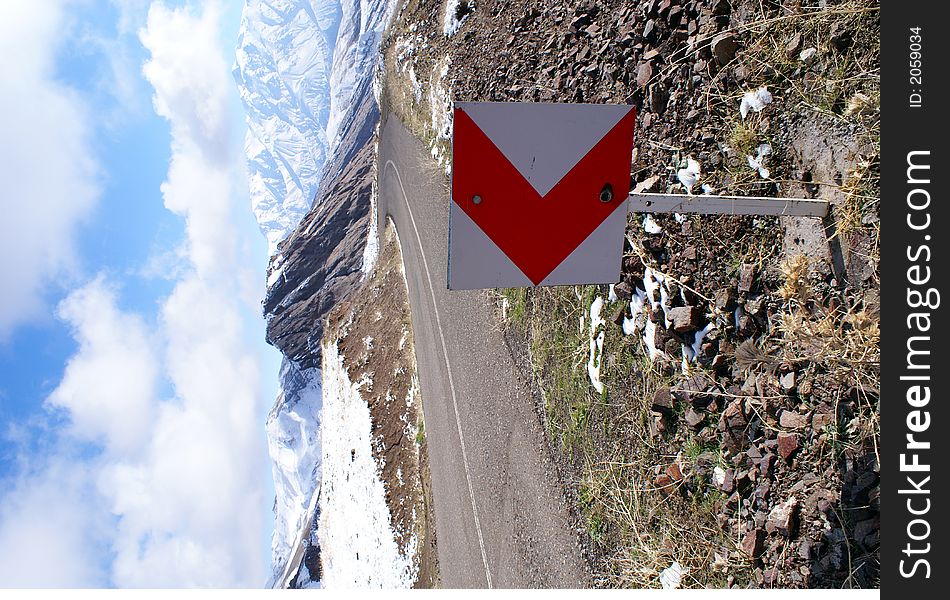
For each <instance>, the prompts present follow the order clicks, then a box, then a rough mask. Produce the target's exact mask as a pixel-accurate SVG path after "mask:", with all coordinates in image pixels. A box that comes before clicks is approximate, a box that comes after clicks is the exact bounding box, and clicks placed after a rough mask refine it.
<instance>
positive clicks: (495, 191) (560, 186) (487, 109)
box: [448, 102, 635, 289]
mask: <svg viewBox="0 0 950 600" xmlns="http://www.w3.org/2000/svg"><path fill="white" fill-rule="evenodd" d="M454 116H455V123H454V135H453V138H452V156H453V168H452V198H451V201H450V203H449V274H448V284H449V289H478V288H497V287H528V286H536V285H566V284H581V283H603V282H609V281H617V280H618V279H619V278H620V262H621V255H622V252H623V233H624V226H625V224H626V220H627V195H628V194H629V192H630V163H631V153H632V151H633V127H634V122H635V118H634V109H633V107H632V106H617V105H606V104H526V103H515V102H457V103H456V104H455V115H454Z"/></svg>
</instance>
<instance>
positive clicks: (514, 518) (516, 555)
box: [378, 117, 590, 588]
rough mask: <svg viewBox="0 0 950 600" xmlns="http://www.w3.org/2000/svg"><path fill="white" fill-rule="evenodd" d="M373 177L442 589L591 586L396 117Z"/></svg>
mask: <svg viewBox="0 0 950 600" xmlns="http://www.w3.org/2000/svg"><path fill="white" fill-rule="evenodd" d="M379 173H380V190H379V203H378V205H379V206H378V210H379V213H378V218H385V215H387V214H388V215H389V216H391V217H392V218H393V221H394V222H395V224H396V230H397V232H398V233H399V241H400V243H401V245H402V253H403V260H404V262H405V265H406V279H407V282H408V285H409V303H410V307H411V312H412V323H413V329H414V333H415V347H416V357H417V361H418V366H419V379H420V385H421V387H422V398H423V408H424V413H425V422H426V436H427V440H428V444H429V460H430V466H431V472H432V490H433V501H434V504H435V527H436V535H437V539H438V552H439V567H440V572H441V576H442V585H443V587H446V588H461V587H505V588H510V587H586V586H588V585H590V578H589V575H588V573H587V569H586V567H585V565H584V561H583V559H582V557H581V554H580V549H579V546H578V544H577V539H576V534H575V533H574V532H573V530H572V529H571V527H570V525H569V518H568V511H567V509H566V507H565V504H564V500H563V497H562V493H561V489H560V485H559V483H558V482H557V480H556V475H555V472H554V469H553V465H551V463H550V459H549V458H548V455H547V452H546V451H545V450H544V445H543V435H544V432H543V431H542V429H541V426H540V424H539V423H538V419H537V416H536V414H535V412H534V406H533V400H532V398H531V397H530V394H529V393H528V392H527V391H526V390H525V386H524V385H523V384H522V382H521V380H520V375H519V372H518V369H517V367H516V365H515V364H514V361H513V360H512V358H511V356H510V355H509V353H508V350H507V347H506V346H505V343H504V340H503V338H502V335H501V332H500V331H499V330H498V327H497V325H496V321H495V318H494V313H493V308H492V306H491V304H490V302H489V300H488V298H487V297H486V295H485V293H484V292H478V291H467V292H459V291H449V290H447V289H446V258H447V254H446V253H447V250H448V244H447V236H448V232H447V229H448V188H447V187H446V184H445V181H444V178H443V177H442V175H441V173H440V172H439V170H438V169H437V168H436V167H434V166H433V163H432V160H431V159H430V158H429V154H428V152H427V151H426V150H425V148H424V147H423V146H422V145H421V144H420V143H419V142H418V141H417V140H416V139H415V138H414V137H412V135H411V134H409V133H408V132H407V131H406V129H405V128H404V127H403V126H402V125H401V124H400V123H399V122H398V120H397V119H396V118H395V117H390V118H389V119H388V121H387V123H386V125H385V127H384V129H383V131H382V134H381V139H380V148H379ZM383 230H384V227H379V231H383Z"/></svg>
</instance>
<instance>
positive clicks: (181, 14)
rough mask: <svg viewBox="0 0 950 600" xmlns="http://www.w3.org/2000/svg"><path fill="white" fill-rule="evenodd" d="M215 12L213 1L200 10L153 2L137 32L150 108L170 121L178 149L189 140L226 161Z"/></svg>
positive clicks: (224, 93)
mask: <svg viewBox="0 0 950 600" xmlns="http://www.w3.org/2000/svg"><path fill="white" fill-rule="evenodd" d="M220 18H221V10H220V6H219V4H218V2H214V1H212V2H208V3H207V4H206V6H205V7H204V9H203V11H202V13H201V14H200V15H198V14H195V13H194V11H192V10H188V9H182V8H177V9H170V8H168V7H166V6H165V5H164V4H163V3H161V2H155V3H153V4H152V6H151V8H150V9H149V11H148V25H147V26H146V27H145V29H143V30H141V31H140V32H139V38H140V39H141V40H142V44H143V45H144V46H145V47H146V48H147V49H148V50H149V51H150V52H151V54H152V58H151V60H149V61H148V62H147V63H145V66H144V67H143V69H142V71H143V73H144V74H145V78H146V79H148V81H149V82H150V83H151V84H152V86H153V87H154V88H155V96H154V98H153V102H154V105H155V112H157V113H158V114H159V115H161V116H163V117H165V118H167V119H168V120H169V122H170V123H171V125H172V137H173V138H174V139H175V143H176V145H179V148H178V150H182V151H184V152H185V153H189V154H190V152H191V150H192V149H191V148H187V146H188V145H191V144H194V145H196V146H197V147H198V148H197V150H198V151H199V152H200V153H201V155H202V156H203V157H204V158H205V159H206V160H207V159H211V160H214V161H216V162H226V161H227V159H228V155H229V154H230V150H231V140H230V132H229V130H228V125H229V123H228V101H227V99H228V97H229V95H230V94H232V93H234V92H233V89H232V87H233V86H232V83H231V79H230V77H229V74H230V69H229V65H228V62H227V61H226V60H225V59H224V56H223V55H222V54H221V50H220V48H219V46H218V44H219V42H218V32H219V22H220ZM182 146H184V147H182Z"/></svg>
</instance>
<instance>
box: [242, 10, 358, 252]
mask: <svg viewBox="0 0 950 600" xmlns="http://www.w3.org/2000/svg"><path fill="white" fill-rule="evenodd" d="M340 4H341V2H340V1H339V0H248V1H247V3H246V4H245V5H244V12H243V15H242V17H241V28H240V31H239V34H238V46H237V50H236V53H235V63H234V69H233V72H234V79H235V81H236V82H237V86H238V92H239V94H240V96H241V100H242V102H243V103H244V108H245V111H246V113H247V119H246V120H247V135H246V138H245V143H244V149H245V152H246V154H247V157H248V180H249V185H250V193H251V204H252V206H253V209H254V214H255V216H256V217H257V221H258V224H259V225H260V227H261V231H262V232H263V233H264V235H265V236H266V237H267V241H268V243H269V248H270V252H271V254H273V253H274V250H276V247H277V243H278V242H279V241H280V240H282V239H284V238H285V237H287V235H288V234H289V233H290V232H291V231H293V229H294V227H296V226H297V223H298V222H299V221H300V219H301V218H303V216H304V215H305V214H306V213H307V211H308V210H309V209H310V204H311V202H312V201H313V196H314V194H315V193H316V191H317V186H318V185H319V183H320V174H321V172H322V170H323V165H324V163H325V162H326V160H327V155H328V149H329V142H328V140H327V135H326V127H327V121H328V119H329V117H330V71H331V68H332V65H333V50H334V45H335V43H336V36H337V31H338V28H339V26H340V17H341V16H342V14H343V11H342V9H341V7H340Z"/></svg>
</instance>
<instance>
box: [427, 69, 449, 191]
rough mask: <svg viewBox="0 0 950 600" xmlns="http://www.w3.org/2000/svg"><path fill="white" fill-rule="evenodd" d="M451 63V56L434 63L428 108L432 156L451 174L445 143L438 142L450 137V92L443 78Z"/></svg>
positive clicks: (447, 139) (447, 72)
mask: <svg viewBox="0 0 950 600" xmlns="http://www.w3.org/2000/svg"><path fill="white" fill-rule="evenodd" d="M451 64H452V58H451V57H449V56H446V57H445V58H443V59H442V60H441V61H440V62H439V63H436V66H435V67H434V68H433V70H432V78H431V85H430V86H429V110H430V114H431V124H432V134H433V136H434V137H435V140H434V141H433V143H432V146H431V148H432V157H433V158H435V159H436V160H437V161H438V162H439V165H440V166H441V167H443V168H444V169H445V172H446V174H451V169H452V160H451V157H449V156H448V153H447V152H446V151H445V149H444V148H445V145H444V144H440V143H439V142H448V141H449V140H451V139H452V93H451V90H450V89H449V87H448V85H446V80H445V78H446V76H447V75H448V74H449V67H450V66H451Z"/></svg>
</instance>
